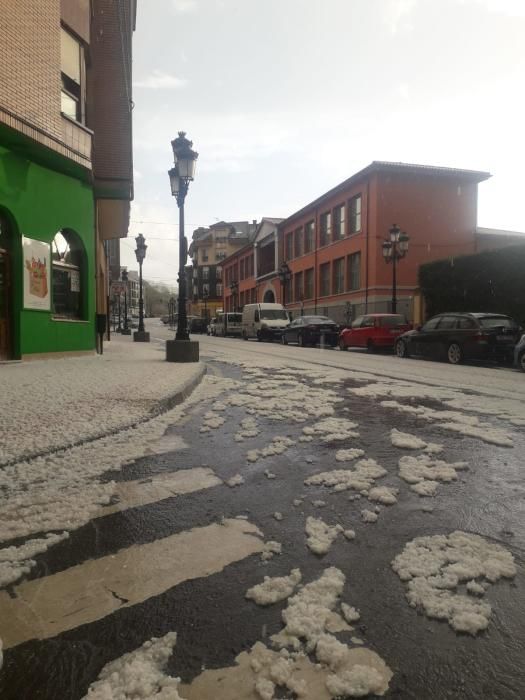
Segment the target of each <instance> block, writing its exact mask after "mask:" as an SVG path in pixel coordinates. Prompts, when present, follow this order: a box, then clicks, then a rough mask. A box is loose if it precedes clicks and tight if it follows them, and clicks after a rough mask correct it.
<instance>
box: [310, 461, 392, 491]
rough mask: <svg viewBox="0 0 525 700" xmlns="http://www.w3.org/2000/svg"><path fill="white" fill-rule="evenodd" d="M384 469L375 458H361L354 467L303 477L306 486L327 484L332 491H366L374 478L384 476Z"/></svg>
mask: <svg viewBox="0 0 525 700" xmlns="http://www.w3.org/2000/svg"><path fill="white" fill-rule="evenodd" d="M386 473H387V471H386V469H384V468H383V467H382V466H380V465H379V464H378V463H377V462H376V461H375V459H361V460H360V461H359V462H357V463H356V465H355V468H354V469H333V470H331V471H326V472H320V473H319V474H314V475H313V476H310V477H308V478H307V479H305V481H304V483H305V484H306V486H329V487H331V488H332V489H333V490H334V491H346V490H347V489H354V490H355V491H359V492H360V493H361V492H362V491H366V492H367V493H368V490H369V489H370V488H371V487H372V486H373V485H374V483H375V480H376V479H379V478H381V477H382V476H385V474H386Z"/></svg>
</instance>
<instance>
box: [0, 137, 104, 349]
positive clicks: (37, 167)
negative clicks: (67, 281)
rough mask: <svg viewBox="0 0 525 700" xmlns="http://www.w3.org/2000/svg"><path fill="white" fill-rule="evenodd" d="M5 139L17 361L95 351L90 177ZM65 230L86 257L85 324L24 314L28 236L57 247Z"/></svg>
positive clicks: (3, 170) (3, 181) (0, 174)
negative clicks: (57, 237)
mask: <svg viewBox="0 0 525 700" xmlns="http://www.w3.org/2000/svg"><path fill="white" fill-rule="evenodd" d="M3 136H5V132H4V131H3V130H0V212H1V213H2V214H3V216H5V217H6V218H7V221H8V224H9V226H8V229H9V235H8V248H9V252H10V262H11V264H10V268H11V294H10V314H9V315H10V317H11V351H12V357H13V359H18V358H20V357H23V356H24V355H29V354H34V353H52V352H78V351H94V349H95V327H94V321H95V212H94V199H93V189H92V187H91V186H90V185H89V183H88V182H87V181H86V180H87V174H86V171H85V170H84V171H82V170H81V169H80V168H78V166H74V164H72V163H71V162H70V161H69V162H68V161H67V159H61V158H60V157H57V156H56V154H52V153H50V152H49V151H47V152H46V150H47V149H43V148H40V147H38V146H37V145H36V144H34V143H33V144H28V143H27V142H25V143H24V142H23V141H20V142H19V143H16V137H15V139H13V138H7V139H4V138H2V137H3ZM11 136H13V135H12V134H11ZM6 144H8V145H6ZM13 146H14V147H13ZM73 166H74V167H73ZM62 229H69V230H70V231H74V232H75V233H76V235H77V237H78V239H80V241H81V244H82V246H83V248H84V253H85V255H84V263H85V264H84V265H83V270H82V276H81V285H82V317H83V319H84V320H80V321H77V320H61V319H55V318H53V312H52V310H51V311H34V310H25V309H24V308H23V274H24V271H23V259H22V258H23V256H22V236H26V237H28V238H33V239H36V240H40V241H44V242H46V243H51V242H52V241H53V239H54V237H55V235H56V234H57V232H58V231H60V230H62Z"/></svg>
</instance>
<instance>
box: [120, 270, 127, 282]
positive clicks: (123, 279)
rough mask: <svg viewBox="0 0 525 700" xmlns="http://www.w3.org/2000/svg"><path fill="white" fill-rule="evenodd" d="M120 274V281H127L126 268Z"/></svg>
mask: <svg viewBox="0 0 525 700" xmlns="http://www.w3.org/2000/svg"><path fill="white" fill-rule="evenodd" d="M121 276H122V281H123V282H127V281H128V271H127V270H122V273H121Z"/></svg>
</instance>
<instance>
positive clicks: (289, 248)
mask: <svg viewBox="0 0 525 700" xmlns="http://www.w3.org/2000/svg"><path fill="white" fill-rule="evenodd" d="M284 257H285V258H286V260H291V259H292V258H293V233H288V234H287V236H286V238H285V251H284Z"/></svg>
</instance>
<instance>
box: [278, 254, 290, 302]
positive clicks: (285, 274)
mask: <svg viewBox="0 0 525 700" xmlns="http://www.w3.org/2000/svg"><path fill="white" fill-rule="evenodd" d="M278 275H279V279H280V280H281V289H282V296H283V306H284V307H286V285H287V284H288V282H289V281H290V280H291V279H292V271H291V270H290V268H289V267H288V263H287V262H283V264H282V265H281V268H280V270H279V272H278Z"/></svg>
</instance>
